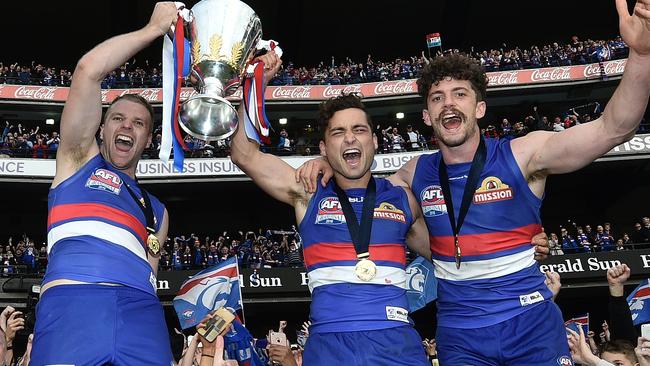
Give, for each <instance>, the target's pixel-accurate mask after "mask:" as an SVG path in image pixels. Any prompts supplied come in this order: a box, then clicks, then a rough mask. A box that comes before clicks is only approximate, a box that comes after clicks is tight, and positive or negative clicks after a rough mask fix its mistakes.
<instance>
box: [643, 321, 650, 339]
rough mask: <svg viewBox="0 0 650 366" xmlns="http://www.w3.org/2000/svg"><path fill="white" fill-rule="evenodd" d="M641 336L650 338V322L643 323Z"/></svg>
mask: <svg viewBox="0 0 650 366" xmlns="http://www.w3.org/2000/svg"><path fill="white" fill-rule="evenodd" d="M641 337H643V338H645V339H650V323H649V324H641Z"/></svg>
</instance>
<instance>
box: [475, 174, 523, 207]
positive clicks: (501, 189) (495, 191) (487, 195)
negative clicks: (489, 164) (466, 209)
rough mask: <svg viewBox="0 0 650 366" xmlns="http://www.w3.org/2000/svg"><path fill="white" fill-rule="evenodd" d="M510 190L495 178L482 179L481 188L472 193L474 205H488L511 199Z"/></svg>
mask: <svg viewBox="0 0 650 366" xmlns="http://www.w3.org/2000/svg"><path fill="white" fill-rule="evenodd" d="M512 196H513V195H512V188H510V186H509V185H507V184H505V183H503V182H502V181H501V179H499V178H497V177H487V178H485V179H483V182H482V183H481V186H480V187H478V189H477V190H476V192H474V203H475V204H482V203H490V202H496V201H504V200H510V199H512Z"/></svg>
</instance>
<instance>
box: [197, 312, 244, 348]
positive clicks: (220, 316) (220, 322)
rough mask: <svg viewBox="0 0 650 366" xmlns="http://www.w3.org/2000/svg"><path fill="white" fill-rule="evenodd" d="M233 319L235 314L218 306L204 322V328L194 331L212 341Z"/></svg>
mask: <svg viewBox="0 0 650 366" xmlns="http://www.w3.org/2000/svg"><path fill="white" fill-rule="evenodd" d="M233 320H235V316H234V315H233V314H232V313H231V312H230V311H228V310H226V309H224V308H220V309H218V310H217V311H215V313H214V316H213V317H212V318H211V319H210V320H208V322H207V323H205V328H198V329H197V330H196V331H197V332H198V333H199V334H200V335H202V336H203V338H205V340H207V341H208V342H214V340H215V339H216V338H217V336H218V335H219V334H221V333H224V331H225V330H226V329H227V328H228V327H229V326H230V324H231V323H232V321H233Z"/></svg>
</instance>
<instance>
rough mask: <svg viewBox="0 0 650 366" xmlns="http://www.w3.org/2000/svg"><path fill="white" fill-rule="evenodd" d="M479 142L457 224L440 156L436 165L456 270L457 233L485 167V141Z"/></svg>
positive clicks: (446, 176) (447, 180) (445, 169)
mask: <svg viewBox="0 0 650 366" xmlns="http://www.w3.org/2000/svg"><path fill="white" fill-rule="evenodd" d="M480 139H481V141H480V142H479V144H478V148H477V149H476V152H475V153H474V159H473V160H472V166H471V168H470V169H469V176H468V177H467V182H466V183H465V191H464V192H463V201H462V202H461V204H460V212H459V213H458V223H456V216H455V215H454V204H453V202H452V199H451V190H450V188H449V176H448V174H447V164H445V160H444V159H443V157H442V155H441V156H440V163H439V164H438V178H439V180H440V186H441V188H442V194H443V196H444V198H445V206H447V216H448V217H449V223H450V224H451V230H452V232H453V233H454V249H455V254H456V255H455V257H456V268H457V269H460V261H461V253H460V244H459V243H458V233H460V228H461V227H462V226H463V222H464V221H465V216H467V211H469V205H470V204H471V203H472V197H473V196H474V191H475V190H476V185H477V184H478V181H479V178H480V177H481V172H482V171H483V167H484V166H485V157H486V155H487V149H486V147H485V140H484V139H483V136H480Z"/></svg>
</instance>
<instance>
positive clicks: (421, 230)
mask: <svg viewBox="0 0 650 366" xmlns="http://www.w3.org/2000/svg"><path fill="white" fill-rule="evenodd" d="M405 191H406V194H407V196H408V201H409V208H410V209H411V214H412V216H413V223H412V224H411V227H410V228H409V232H408V233H407V236H406V244H407V245H408V247H409V248H410V249H411V250H413V251H415V252H416V253H418V255H420V256H422V257H424V258H426V259H427V260H431V247H430V245H429V230H428V229H427V225H426V223H425V222H424V216H423V215H422V210H421V209H420V206H419V204H418V202H417V200H416V198H415V196H413V194H412V193H411V192H410V191H409V190H408V189H405Z"/></svg>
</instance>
